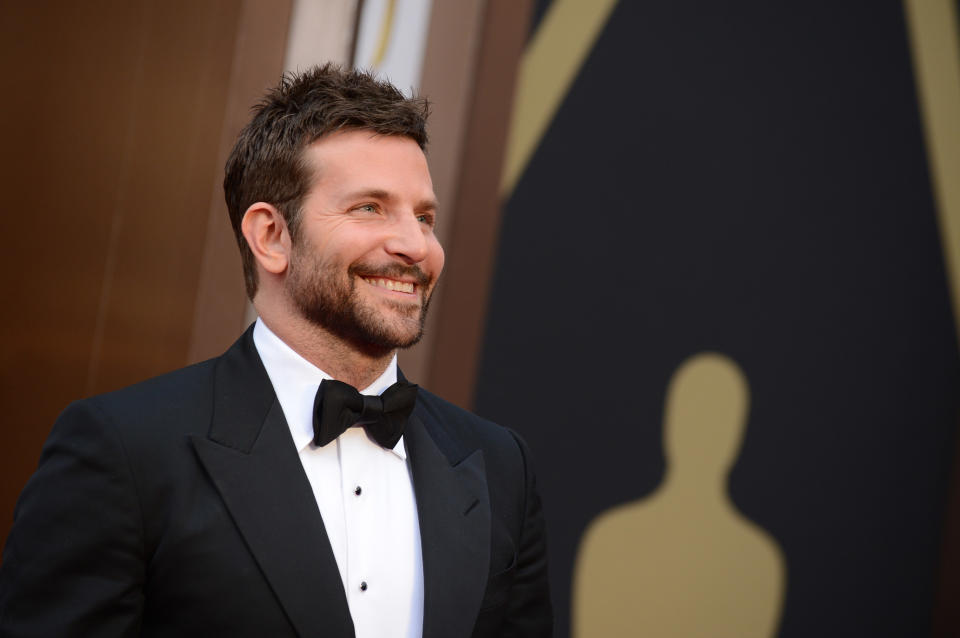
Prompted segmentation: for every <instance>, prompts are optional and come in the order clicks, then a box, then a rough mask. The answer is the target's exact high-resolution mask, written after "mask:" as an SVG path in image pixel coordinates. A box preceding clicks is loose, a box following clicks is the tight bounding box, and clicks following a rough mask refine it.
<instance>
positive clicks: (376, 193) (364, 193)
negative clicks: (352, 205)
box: [343, 188, 440, 210]
mask: <svg viewBox="0 0 960 638" xmlns="http://www.w3.org/2000/svg"><path fill="white" fill-rule="evenodd" d="M366 198H370V199H382V200H391V199H393V195H391V194H390V192H389V191H385V190H383V189H380V188H370V189H367V190H361V191H356V192H354V193H349V194H347V195H346V196H345V197H344V198H343V199H344V200H356V199H366ZM439 206H440V204H439V203H438V202H437V200H436V199H433V198H428V199H422V200H420V201H419V202H417V205H416V206H414V208H415V209H416V210H436V209H437V208H438V207H439Z"/></svg>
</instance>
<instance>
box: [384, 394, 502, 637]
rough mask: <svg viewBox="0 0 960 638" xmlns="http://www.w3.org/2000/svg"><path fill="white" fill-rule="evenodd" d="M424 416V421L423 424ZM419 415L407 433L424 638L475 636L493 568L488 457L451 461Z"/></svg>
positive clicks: (425, 417)
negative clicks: (420, 560) (417, 522)
mask: <svg viewBox="0 0 960 638" xmlns="http://www.w3.org/2000/svg"><path fill="white" fill-rule="evenodd" d="M421 416H422V418H421ZM430 419H431V417H430V416H429V415H428V414H426V412H425V411H422V412H420V414H419V415H418V412H414V414H413V415H412V416H411V417H410V420H409V422H408V423H407V428H406V430H405V431H404V435H403V436H404V445H405V446H406V448H407V452H408V454H409V455H410V467H411V472H412V474H413V486H414V492H415V494H416V497H417V512H418V515H419V520H420V542H421V545H422V547H423V588H424V602H423V638H455V637H458V636H464V637H467V636H470V634H471V633H472V631H473V626H474V624H475V623H476V619H477V614H478V613H479V611H480V602H481V600H482V599H483V593H484V590H485V589H486V583H487V575H488V573H489V568H490V501H489V497H488V495H487V479H486V473H485V471H484V466H483V452H482V451H480V450H474V451H473V452H472V453H470V454H468V455H467V456H466V457H465V458H462V459H459V458H456V457H457V456H458V455H457V454H456V453H454V458H453V462H451V460H449V459H448V457H447V455H446V454H445V453H444V451H441V447H440V446H438V444H437V442H436V441H435V439H434V437H433V436H432V435H431V433H430V430H431V429H433V430H434V431H435V432H438V433H439V430H438V429H437V428H438V427H441V426H439V425H438V424H436V423H433V422H431V426H433V427H432V428H428V427H427V426H426V424H425V421H430Z"/></svg>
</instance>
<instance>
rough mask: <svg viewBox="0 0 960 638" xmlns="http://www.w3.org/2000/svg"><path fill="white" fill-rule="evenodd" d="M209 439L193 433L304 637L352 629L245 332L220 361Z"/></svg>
mask: <svg viewBox="0 0 960 638" xmlns="http://www.w3.org/2000/svg"><path fill="white" fill-rule="evenodd" d="M215 393H216V394H215V399H214V415H213V422H212V424H211V428H210V433H209V436H208V437H202V436H194V437H191V438H192V441H193V445H194V448H195V449H196V452H197V455H198V456H199V458H200V460H201V462H202V463H203V465H204V467H205V468H206V470H207V472H208V473H209V475H210V477H211V479H212V480H213V482H214V484H215V485H216V487H217V489H218V490H219V492H220V495H221V496H222V498H223V500H224V502H225V503H226V505H227V508H228V509H229V511H230V514H231V516H232V517H233V519H234V522H235V523H236V525H237V527H238V528H239V530H240V532H241V534H242V535H243V537H244V540H245V541H246V543H247V545H248V547H249V548H250V551H251V552H252V554H253V555H254V556H255V558H256V560H257V563H258V564H259V566H260V569H261V570H262V571H263V573H264V575H265V576H266V579H267V581H268V582H269V583H270V586H271V587H272V589H273V591H274V593H275V594H276V596H277V598H278V600H279V601H280V604H281V605H282V606H283V608H284V610H285V611H286V613H287V616H288V617H289V618H290V621H291V622H292V624H293V626H294V627H295V628H296V630H297V632H298V633H299V634H300V635H301V636H304V637H306V636H320V635H323V636H336V637H340V636H344V637H346V636H350V637H352V636H353V635H354V630H353V622H352V620H351V618H350V611H349V608H348V607H347V599H346V595H345V593H344V591H343V584H342V582H341V580H340V572H339V570H338V568H337V563H336V559H335V558H334V556H333V551H332V550H331V548H330V541H329V539H328V538H327V532H326V530H325V529H324V526H323V520H322V518H321V517H320V511H319V509H318V508H317V503H316V500H315V498H314V496H313V492H312V491H311V488H310V484H309V482H308V480H307V477H306V474H305V473H304V471H303V466H302V465H301V463H300V459H299V457H298V455H297V451H296V449H295V447H294V443H293V439H292V437H291V436H290V430H289V428H288V426H287V423H286V420H285V419H284V417H283V412H282V410H281V408H280V404H279V402H278V401H277V400H276V396H275V395H274V392H273V387H272V386H271V385H270V380H269V377H268V376H267V374H266V371H265V370H264V368H263V364H262V363H261V362H260V358H259V355H257V352H256V349H255V347H254V345H253V339H252V332H251V331H250V330H248V331H247V333H246V334H245V335H244V336H243V337H242V338H241V339H240V340H239V341H238V342H237V343H236V344H235V345H234V346H233V347H232V348H231V349H230V350H229V351H228V352H227V353H226V354H225V355H224V356H223V357H222V358H221V359H220V361H219V362H218V367H217V372H216V381H215Z"/></svg>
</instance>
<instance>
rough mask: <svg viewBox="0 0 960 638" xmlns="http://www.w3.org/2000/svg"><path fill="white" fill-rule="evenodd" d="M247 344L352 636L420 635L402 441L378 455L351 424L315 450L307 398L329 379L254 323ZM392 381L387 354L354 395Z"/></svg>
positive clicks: (393, 365) (414, 537)
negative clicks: (262, 374) (294, 457)
mask: <svg viewBox="0 0 960 638" xmlns="http://www.w3.org/2000/svg"><path fill="white" fill-rule="evenodd" d="M253 342H254V344H255V345H256V347H257V351H258V352H259V353H260V358H261V360H262V361H263V365H264V367H265V368H266V369H267V375H268V376H269V377H270V382H271V383H272V384H273V389H274V391H275V392H276V394H277V399H278V400H279V402H280V407H281V408H282V409H283V415H284V416H285V417H286V419H287V424H288V425H289V426H290V434H292V435H293V442H294V445H296V447H297V450H298V451H299V453H300V462H301V463H302V464H303V469H304V471H305V472H306V474H307V479H308V480H309V481H310V486H311V487H312V488H313V495H314V497H315V498H316V499H317V506H318V507H319V508H320V515H321V516H322V517H323V524H324V527H325V528H326V530H327V536H328V537H329V538H330V546H331V548H332V549H333V555H334V557H335V558H336V559H337V567H339V569H340V578H341V580H342V581H343V589H344V591H345V592H346V594H347V603H348V605H349V606H350V615H351V616H352V617H353V625H354V629H355V630H356V636H357V638H382V637H383V636H405V637H407V638H420V637H421V635H422V633H423V559H422V554H421V548H420V525H419V523H418V521H417V504H416V500H415V497H414V493H413V481H412V479H411V476H410V470H409V467H408V465H407V453H406V449H405V448H404V444H403V439H402V438H401V439H400V442H399V443H397V445H396V446H395V447H394V448H393V449H392V450H386V449H384V448H382V447H380V446H379V445H377V444H376V443H375V442H373V441H372V440H370V439H369V438H368V437H367V435H366V432H365V431H364V430H363V428H359V427H354V428H349V429H348V430H347V431H346V432H344V433H343V434H342V435H340V436H339V437H338V438H337V439H336V440H335V441H333V442H331V443H329V444H328V445H326V446H324V447H317V446H316V445H314V444H313V442H312V441H313V401H314V397H315V396H316V393H317V387H318V386H319V385H320V381H322V380H323V379H330V378H331V377H330V375H328V374H326V373H325V372H323V371H322V370H320V369H319V368H317V367H316V366H314V365H313V364H311V363H310V362H309V361H307V360H306V359H304V358H303V357H301V356H300V355H299V354H297V353H296V352H294V351H293V350H292V349H291V348H290V346H288V345H287V344H286V343H284V342H283V341H281V340H280V338H279V337H277V336H276V335H275V334H274V333H273V332H271V331H270V329H269V328H267V326H266V325H265V324H264V323H263V321H262V320H260V319H257V323H256V325H255V326H254V329H253ZM396 380H397V358H396V356H394V358H393V361H391V362H390V365H389V366H387V369H386V370H385V371H384V373H383V374H382V375H380V378H378V379H377V380H376V381H374V382H373V383H372V384H371V385H370V386H369V387H368V388H365V389H364V390H361V392H362V393H363V394H368V395H380V394H381V393H383V391H384V390H386V389H387V388H388V387H389V386H390V385H392V384H393V383H395V382H396ZM289 551H291V552H295V551H297V548H295V547H290V548H289ZM317 622H318V623H322V622H323V618H317Z"/></svg>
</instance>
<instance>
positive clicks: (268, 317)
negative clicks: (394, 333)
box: [254, 304, 396, 390]
mask: <svg viewBox="0 0 960 638" xmlns="http://www.w3.org/2000/svg"><path fill="white" fill-rule="evenodd" d="M254 305H255V306H257V304H254ZM257 312H258V314H259V315H260V320H261V321H263V322H264V323H265V324H266V326H267V327H268V328H270V330H271V331H272V332H273V333H274V334H275V335H277V336H278V337H279V338H280V339H281V341H283V342H284V343H285V344H287V345H288V346H290V348H292V349H293V351H294V352H296V353H297V354H299V355H300V356H301V357H303V358H304V359H306V360H307V361H309V362H310V363H312V364H313V365H315V366H316V367H318V368H320V369H321V370H323V371H324V372H326V373H327V374H329V375H330V376H331V377H333V378H334V379H336V380H337V381H343V382H344V383H349V384H350V385H352V386H353V387H355V388H357V389H358V390H362V389H364V388H366V387H367V386H369V385H370V384H371V383H373V382H374V381H376V380H377V378H378V377H379V376H380V375H381V374H383V371H384V370H386V369H387V366H388V365H390V361H391V360H392V359H393V355H394V354H395V352H396V351H395V350H387V351H383V350H379V349H371V350H364V349H362V348H358V347H357V346H356V345H355V344H351V343H349V342H346V341H344V340H343V339H342V338H340V337H338V336H336V335H334V334H331V333H330V332H329V331H327V330H325V329H324V328H322V327H320V326H317V325H315V324H313V323H311V322H309V321H307V320H306V319H303V318H302V317H299V316H297V315H295V314H294V315H290V314H287V313H279V312H274V311H273V310H272V309H270V308H269V306H265V307H263V308H259V307H258V308H257Z"/></svg>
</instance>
